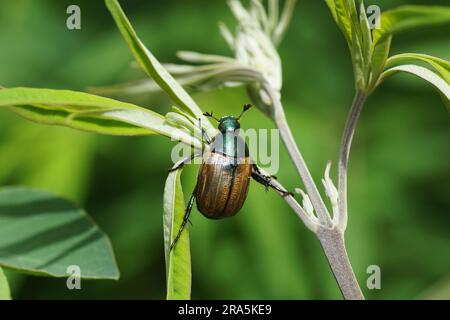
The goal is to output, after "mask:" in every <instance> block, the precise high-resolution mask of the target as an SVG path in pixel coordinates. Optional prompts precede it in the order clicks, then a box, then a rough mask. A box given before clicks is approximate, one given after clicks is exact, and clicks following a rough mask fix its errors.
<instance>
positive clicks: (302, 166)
mask: <svg viewBox="0 0 450 320" xmlns="http://www.w3.org/2000/svg"><path fill="white" fill-rule="evenodd" d="M262 87H263V90H264V91H265V92H266V93H267V94H268V96H269V98H270V100H271V102H272V107H273V114H272V116H273V119H274V121H275V124H276V126H277V127H278V129H279V130H280V134H281V138H282V140H283V142H284V144H285V146H286V148H287V150H288V153H289V155H290V157H291V159H292V161H293V162H294V165H295V167H296V169H297V171H298V173H299V175H300V177H301V179H302V181H303V184H304V185H305V188H306V191H307V193H308V196H309V198H310V199H311V202H312V204H313V207H314V209H315V211H316V212H317V217H318V221H316V222H315V223H311V224H310V225H307V226H308V228H309V229H310V230H312V231H313V232H314V233H315V234H316V236H317V238H318V239H319V241H320V243H321V245H322V248H323V250H324V252H325V256H326V257H327V260H328V263H329V264H330V267H331V270H332V272H333V274H334V277H335V279H336V281H337V283H338V286H339V288H340V290H341V292H342V295H343V296H344V298H345V299H352V300H362V299H364V296H363V294H362V292H361V289H360V287H359V285H358V282H357V281H356V277H355V274H354V273H353V269H352V267H351V264H350V261H349V259H348V255H347V251H346V249H345V243H344V230H345V228H344V229H342V228H339V226H335V225H333V221H332V220H331V218H330V214H329V213H328V210H327V208H326V207H325V204H324V202H323V200H322V197H321V196H320V193H319V190H318V189H317V186H316V184H315V183H314V180H313V178H312V176H311V173H310V172H309V170H308V167H307V166H306V163H305V161H304V159H303V157H302V155H301V153H300V150H299V148H298V146H297V144H296V143H295V140H294V137H293V135H292V132H291V130H290V128H289V125H288V123H287V120H286V116H285V114H284V110H283V106H282V104H281V101H280V99H279V97H278V95H277V94H276V93H275V92H274V90H273V89H272V88H271V86H270V84H268V83H263V85H262ZM361 97H362V95H361ZM361 97H360V98H358V99H357V101H358V102H357V103H354V105H355V104H356V105H360V104H361V105H362V104H363V102H364V100H365V96H364V99H362V101H361ZM359 101H361V102H359ZM361 107H362V106H360V107H359V108H361ZM352 109H354V108H352ZM357 114H359V112H357ZM349 118H352V119H353V117H349ZM356 120H357V117H356ZM355 125H356V123H355V124H354V125H350V128H351V127H352V126H353V131H352V133H351V134H349V137H350V139H349V140H350V142H351V137H352V136H353V132H354V126H355ZM344 136H345V134H344ZM349 146H350V143H349V144H348V147H346V148H349ZM346 152H347V156H346V163H347V161H348V150H347V151H346ZM345 168H346V166H345ZM285 200H286V201H287V202H288V204H289V205H290V206H291V208H292V209H293V210H294V211H295V212H296V213H297V215H299V216H300V218H302V220H303V221H304V220H305V219H304V212H301V214H299V212H298V209H299V207H300V205H298V203H294V202H293V199H291V198H290V197H285ZM300 208H301V207H300ZM296 209H297V210H296ZM302 211H303V210H302ZM308 218H309V217H308ZM308 220H310V219H308ZM311 225H313V228H311Z"/></svg>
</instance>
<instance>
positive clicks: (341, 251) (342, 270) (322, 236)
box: [316, 227, 364, 300]
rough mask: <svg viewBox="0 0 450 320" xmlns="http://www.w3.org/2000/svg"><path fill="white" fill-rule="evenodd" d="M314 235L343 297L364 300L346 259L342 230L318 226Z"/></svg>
mask: <svg viewBox="0 0 450 320" xmlns="http://www.w3.org/2000/svg"><path fill="white" fill-rule="evenodd" d="M316 235H317V238H319V241H320V244H321V245H322V248H323V251H324V252H325V255H326V257H327V260H328V263H329V264H330V267H331V270H332V271H333V274H334V278H335V279H336V282H337V283H338V285H339V289H340V290H341V292H342V295H343V296H344V298H345V299H346V300H364V296H363V294H362V292H361V289H360V288H359V285H358V281H357V280H356V277H355V274H354V273H353V269H352V266H351V264H350V261H349V259H348V255H347V250H346V249H345V242H344V233H343V231H342V230H340V229H339V228H333V229H326V228H322V227H320V228H319V229H318V230H317V232H316Z"/></svg>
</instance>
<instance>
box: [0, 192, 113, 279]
mask: <svg viewBox="0 0 450 320" xmlns="http://www.w3.org/2000/svg"><path fill="white" fill-rule="evenodd" d="M0 239H1V242H0V266H3V267H8V268H12V269H16V270H19V271H22V272H26V273H30V274H34V275H43V276H53V277H66V276H68V273H67V272H68V267H69V266H78V267H79V268H80V271H81V278H85V279H118V278H119V270H118V268H117V265H116V261H115V258H114V254H113V251H112V247H111V243H110V242H109V239H108V237H107V236H106V235H105V234H104V233H103V232H102V231H101V230H100V229H99V228H98V226H97V225H95V224H94V222H93V221H92V220H91V218H89V217H88V216H87V214H86V212H84V211H83V210H82V209H80V208H78V207H77V206H75V205H74V204H72V203H71V202H69V201H67V200H65V199H62V198H60V197H57V196H55V195H53V194H50V193H47V192H42V191H37V190H32V189H27V188H24V187H7V188H2V189H1V190H0Z"/></svg>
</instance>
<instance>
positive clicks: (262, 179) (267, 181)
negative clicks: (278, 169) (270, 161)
mask: <svg viewBox="0 0 450 320" xmlns="http://www.w3.org/2000/svg"><path fill="white" fill-rule="evenodd" d="M252 178H253V179H255V180H256V181H257V182H259V183H261V184H262V185H264V186H265V187H266V188H269V187H271V188H273V189H275V190H276V191H278V192H279V193H281V194H282V196H283V197H287V196H294V194H293V193H292V192H289V191H286V190H284V189H281V188H279V187H278V186H276V185H274V184H273V183H272V180H276V178H275V177H274V176H267V175H265V174H263V173H262V172H261V170H260V169H259V167H258V166H257V165H256V164H253V170H252Z"/></svg>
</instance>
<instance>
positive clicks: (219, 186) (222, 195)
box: [194, 152, 252, 219]
mask: <svg viewBox="0 0 450 320" xmlns="http://www.w3.org/2000/svg"><path fill="white" fill-rule="evenodd" d="M234 162H235V161H234V159H233V158H232V157H230V156H228V155H224V154H220V153H216V152H207V153H205V154H204V156H203V164H202V165H201V167H200V170H199V173H198V178H197V186H196V188H195V192H194V193H195V199H196V203H197V209H198V210H199V211H200V212H201V213H202V214H203V215H205V216H206V217H208V218H211V219H220V218H225V217H231V216H234V215H235V214H236V213H238V211H239V210H240V209H241V208H242V206H243V205H244V202H245V199H246V198H247V194H248V189H249V186H250V177H251V175H252V164H251V160H250V157H245V158H243V159H241V161H238V164H237V165H235V164H234Z"/></svg>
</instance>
